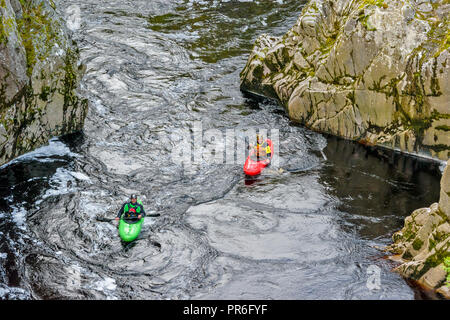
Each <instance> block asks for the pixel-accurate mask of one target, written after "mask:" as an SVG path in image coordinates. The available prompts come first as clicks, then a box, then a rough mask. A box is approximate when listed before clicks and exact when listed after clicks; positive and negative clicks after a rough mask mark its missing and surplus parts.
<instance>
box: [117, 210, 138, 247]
mask: <svg viewBox="0 0 450 320" xmlns="http://www.w3.org/2000/svg"><path fill="white" fill-rule="evenodd" d="M143 223H144V218H141V219H134V220H130V219H123V215H122V217H121V218H120V222H119V236H120V238H121V239H122V240H123V241H125V242H131V241H133V240H135V239H136V238H137V237H138V236H139V233H141V229H142V224H143Z"/></svg>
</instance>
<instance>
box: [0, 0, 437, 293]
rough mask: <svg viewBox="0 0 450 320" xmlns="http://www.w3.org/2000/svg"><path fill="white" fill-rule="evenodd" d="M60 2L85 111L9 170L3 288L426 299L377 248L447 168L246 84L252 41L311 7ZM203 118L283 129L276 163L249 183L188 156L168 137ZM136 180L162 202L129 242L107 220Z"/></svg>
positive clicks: (0, 262)
mask: <svg viewBox="0 0 450 320" xmlns="http://www.w3.org/2000/svg"><path fill="white" fill-rule="evenodd" d="M57 5H58V7H59V10H60V11H61V12H62V13H64V11H65V10H66V9H67V8H69V7H70V6H77V7H78V8H79V9H80V22H81V23H80V26H79V29H77V30H75V31H74V38H75V40H76V41H77V43H78V46H79V48H80V52H81V58H82V60H83V62H84V63H85V64H86V65H87V71H86V76H85V78H84V80H83V83H82V93H83V94H84V95H85V96H86V97H88V99H89V101H90V111H89V114H88V117H87V119H86V124H85V130H84V132H83V133H82V134H74V135H70V136H66V137H61V138H55V139H52V140H51V141H50V143H49V145H48V146H45V147H42V148H39V149H38V150H35V151H34V152H31V153H29V154H27V155H24V156H22V157H20V158H18V159H16V160H14V161H12V162H11V163H9V164H7V165H4V166H3V167H1V168H0V178H1V181H2V184H1V185H0V197H1V198H0V298H2V299H58V298H69V299H80V298H81V299H93V298H96V299H187V298H191V299H414V298H421V297H422V293H421V292H419V291H417V290H416V289H414V288H412V287H410V286H409V285H408V284H407V282H405V280H404V279H402V278H401V277H400V276H399V275H398V274H396V273H394V272H392V271H391V269H392V267H393V264H392V263H391V262H389V261H388V260H386V259H384V255H385V253H384V252H383V251H381V250H379V249H377V247H382V246H384V245H386V244H388V243H390V241H391V236H392V234H393V233H394V232H395V231H397V230H399V229H400V228H401V227H402V225H403V219H404V218H405V217H406V216H407V215H409V214H410V213H411V212H412V211H413V210H414V209H417V208H420V207H424V206H429V205H430V204H431V203H433V202H436V201H437V200H438V197H439V179H440V171H439V164H437V163H434V162H429V161H425V160H420V159H416V158H413V157H408V156H404V155H400V154H397V153H393V152H387V151H381V150H373V149H370V148H367V147H363V146H361V145H357V144H355V143H351V142H347V141H343V140H340V139H336V138H333V137H326V136H324V135H321V134H319V133H315V132H311V131H309V130H307V129H305V128H303V127H301V126H297V125H295V124H293V123H291V122H290V121H289V119H288V117H287V115H286V113H285V111H284V110H283V108H282V107H281V106H279V105H277V104H276V103H274V102H271V101H267V100H260V99H258V100H256V99H253V98H249V97H246V96H244V95H243V94H242V93H241V92H240V90H239V72H240V71H241V70H242V68H243V67H244V65H245V63H246V60H247V58H248V54H249V52H250V50H251V47H252V44H253V41H254V40H255V39H256V37H257V36H258V35H259V34H262V33H268V34H272V35H278V36H279V35H282V34H283V33H285V32H286V31H287V30H288V29H289V28H290V27H291V26H292V25H293V24H294V23H295V21H296V19H297V17H298V15H299V13H300V11H301V8H302V6H303V5H304V2H302V1H287V0H284V1H283V0H279V1H270V0H267V1H223V0H222V1H217V0H215V1H192V0H191V1H186V0H183V1H181V0H180V1H162V0H159V1H140V0H136V1H132V2H130V1H117V0H108V1H105V0H100V1H99V0H97V1H93V0H80V1H69V0H61V1H58V2H57ZM195 123H201V126H202V129H203V131H207V130H210V129H217V130H219V132H222V133H225V132H226V130H233V132H237V131H236V130H245V129H247V128H264V129H268V130H270V129H276V130H278V132H279V147H278V149H279V156H280V157H279V159H280V163H279V166H280V167H281V168H282V169H283V170H277V168H269V169H268V170H266V171H265V172H264V173H263V174H262V175H261V176H260V177H259V178H257V179H255V180H253V181H247V180H246V179H245V177H244V175H243V172H242V163H238V162H236V163H233V164H223V163H214V162H212V161H201V162H198V163H194V164H193V167H191V168H190V169H189V170H187V169H186V168H183V166H181V165H180V164H178V163H176V162H175V161H173V157H172V150H173V149H172V148H173V146H176V143H177V135H176V134H175V135H173V133H176V132H179V130H181V129H186V128H190V129H192V128H193V126H194V124H195ZM177 130H178V131H177ZM208 143H209V142H205V145H207V144H208ZM131 192H136V193H138V194H139V195H140V196H141V197H142V198H143V200H144V205H145V208H146V210H154V211H157V212H158V213H160V214H161V215H160V216H159V217H155V218H151V217H149V218H146V220H145V224H144V229H143V232H142V233H141V235H140V237H139V239H138V240H137V241H135V242H133V243H131V244H124V243H122V242H121V241H120V239H119V237H118V235H117V225H116V223H115V222H98V221H97V220H96V217H99V216H100V217H109V218H112V217H114V216H115V214H116V212H117V211H118V209H119V208H120V206H121V204H122V202H124V201H126V199H127V197H128V195H129V194H130V193H131ZM374 270H375V273H371V272H373V271H374ZM374 274H375V275H376V274H378V275H379V279H380V282H379V285H376V286H375V287H374V286H373V285H371V279H373V275H374ZM372 284H373V283H372ZM375 284H377V283H376V282H375Z"/></svg>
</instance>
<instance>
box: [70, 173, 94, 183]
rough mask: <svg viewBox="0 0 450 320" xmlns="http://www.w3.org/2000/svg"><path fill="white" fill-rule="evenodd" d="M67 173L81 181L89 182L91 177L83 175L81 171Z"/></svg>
mask: <svg viewBox="0 0 450 320" xmlns="http://www.w3.org/2000/svg"><path fill="white" fill-rule="evenodd" d="M69 173H70V174H71V175H72V176H73V177H74V178H76V179H78V180H82V181H87V182H91V178H89V177H88V176H87V175H85V174H84V173H81V172H76V171H69Z"/></svg>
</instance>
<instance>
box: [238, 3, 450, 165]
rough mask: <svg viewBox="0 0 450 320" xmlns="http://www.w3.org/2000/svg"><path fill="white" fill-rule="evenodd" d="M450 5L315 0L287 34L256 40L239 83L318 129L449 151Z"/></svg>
mask: <svg viewBox="0 0 450 320" xmlns="http://www.w3.org/2000/svg"><path fill="white" fill-rule="evenodd" d="M427 4H429V5H427ZM449 11H450V4H448V1H432V2H430V1H422V2H420V3H419V4H418V3H417V2H415V1H394V0H383V1H382V0H377V1H368V0H365V1H363V0H353V1H350V0H340V1H329V0H311V1H309V3H308V4H307V5H306V6H305V7H304V8H303V11H302V13H301V15H300V17H299V18H298V20H297V23H296V24H295V25H294V26H293V27H292V28H291V29H290V30H289V31H288V32H287V33H286V34H285V35H284V36H282V37H272V36H268V35H261V36H260V37H259V38H258V39H257V40H256V41H255V45H254V48H253V50H252V53H251V54H250V57H249V59H248V62H247V65H246V66H245V68H244V69H243V70H242V72H241V89H242V90H243V91H249V92H252V93H257V94H262V95H265V96H269V97H272V98H275V99H278V100H279V101H280V102H281V104H282V105H284V106H285V107H286V109H287V111H288V114H289V117H290V118H291V119H292V120H294V121H297V122H300V123H302V124H304V125H306V126H307V127H309V128H312V129H314V130H317V131H321V132H326V133H330V134H333V135H337V136H340V137H343V138H347V139H352V140H357V141H360V142H362V143H367V144H371V145H380V146H384V147H388V148H392V149H397V150H401V151H404V152H408V153H414V154H419V155H424V156H431V157H434V158H438V159H441V160H447V159H448V157H449V151H450V135H449V134H448V131H445V130H442V128H446V127H449V126H450V104H449V101H450V83H449V77H450V76H449V75H450V72H449V71H450V70H449V69H450V59H449V58H450V55H449V45H450V40H449V39H450V38H449V35H450V30H449V25H450V24H449Z"/></svg>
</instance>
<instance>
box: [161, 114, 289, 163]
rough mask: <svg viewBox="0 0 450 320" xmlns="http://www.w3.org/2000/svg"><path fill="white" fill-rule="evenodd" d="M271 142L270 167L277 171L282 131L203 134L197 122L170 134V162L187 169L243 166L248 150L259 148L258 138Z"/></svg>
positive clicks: (250, 129) (258, 130)
mask: <svg viewBox="0 0 450 320" xmlns="http://www.w3.org/2000/svg"><path fill="white" fill-rule="evenodd" d="M257 134H259V135H261V136H262V137H263V141H264V142H267V139H270V140H271V141H272V148H271V150H270V151H271V154H272V159H271V162H270V163H271V166H272V167H274V168H278V166H279V162H280V157H279V146H280V133H279V129H266V128H254V127H252V128H247V129H224V130H219V129H208V130H203V125H202V122H201V121H194V122H193V123H192V125H191V126H190V127H189V128H182V129H178V130H175V131H174V132H172V133H171V134H170V142H169V144H170V146H171V148H172V150H171V159H172V161H173V162H174V163H176V164H179V165H180V166H183V167H184V168H185V169H192V167H193V166H194V165H201V164H224V165H236V164H242V165H243V164H244V162H245V160H246V158H247V156H248V155H249V149H250V147H251V146H252V145H253V146H254V145H256V135H257Z"/></svg>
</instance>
